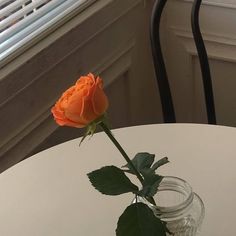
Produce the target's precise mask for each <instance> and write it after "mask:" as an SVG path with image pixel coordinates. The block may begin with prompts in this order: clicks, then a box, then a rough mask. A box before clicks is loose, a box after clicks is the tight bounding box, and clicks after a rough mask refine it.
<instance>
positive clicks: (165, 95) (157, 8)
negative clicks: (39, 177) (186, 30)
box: [150, 0, 216, 124]
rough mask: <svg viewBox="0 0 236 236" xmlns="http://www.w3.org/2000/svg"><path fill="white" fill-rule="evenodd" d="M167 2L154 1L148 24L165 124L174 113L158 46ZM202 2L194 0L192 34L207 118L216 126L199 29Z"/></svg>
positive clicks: (211, 91) (207, 64) (171, 119)
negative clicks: (200, 74) (162, 17)
mask: <svg viewBox="0 0 236 236" xmlns="http://www.w3.org/2000/svg"><path fill="white" fill-rule="evenodd" d="M166 2H167V0H156V1H155V3H154V6H153V9H152V15H151V22H150V40H151V48H152V56H153V63H154V69H155V73H156V80H157V84H158V87H159V91H160V98H161V105H162V112H163V118H164V122H165V123H175V122H176V117H175V111H174V106H173V100H172V96H171V91H170V85H169V81H168V77H167V73H166V67H165V63H164V59H163V55H162V51H161V44H160V21H161V15H162V12H163V10H164V7H165V5H166ZM201 3H202V1H201V0H194V3H193V7H192V14H191V24H192V32H193V36H194V41H195V45H196V48H197V52H198V56H199V61H200V66H201V72H202V81H203V87H204V94H205V102H206V110H207V118H208V123H209V124H216V115H215V104H214V96H213V89H212V80H211V73H210V67H209V62H208V56H207V52H206V48H205V45H204V41H203V39H202V35H201V31H200V27H199V11H200V6H201Z"/></svg>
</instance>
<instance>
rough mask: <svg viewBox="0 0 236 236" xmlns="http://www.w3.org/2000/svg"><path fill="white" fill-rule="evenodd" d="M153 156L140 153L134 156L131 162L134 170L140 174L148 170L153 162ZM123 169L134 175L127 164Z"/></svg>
mask: <svg viewBox="0 0 236 236" xmlns="http://www.w3.org/2000/svg"><path fill="white" fill-rule="evenodd" d="M154 158H155V155H154V154H150V153H147V152H140V153H138V154H136V155H135V157H134V158H133V159H132V160H131V161H132V163H133V164H134V166H135V167H136V169H137V170H138V171H139V172H141V170H143V169H145V168H150V167H151V165H152V163H153V162H154ZM123 167H128V168H129V170H126V172H129V173H131V174H134V172H133V170H132V169H131V168H130V165H129V164H127V165H125V166H123Z"/></svg>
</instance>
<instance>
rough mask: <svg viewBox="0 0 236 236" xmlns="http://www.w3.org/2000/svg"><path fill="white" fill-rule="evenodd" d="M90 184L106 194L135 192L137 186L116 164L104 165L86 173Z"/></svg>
mask: <svg viewBox="0 0 236 236" xmlns="http://www.w3.org/2000/svg"><path fill="white" fill-rule="evenodd" d="M88 177H89V180H90V182H91V183H92V185H93V186H94V187H95V188H96V189H97V190H98V191H100V192H101V193H103V194H106V195H119V194H123V193H128V192H133V193H137V191H138V187H137V186H136V185H134V184H133V183H132V182H131V181H130V180H129V178H128V177H127V176H126V175H125V174H124V172H123V171H122V170H121V169H119V168H117V167H116V166H105V167H102V168H101V169H99V170H95V171H92V172H91V173H89V174H88Z"/></svg>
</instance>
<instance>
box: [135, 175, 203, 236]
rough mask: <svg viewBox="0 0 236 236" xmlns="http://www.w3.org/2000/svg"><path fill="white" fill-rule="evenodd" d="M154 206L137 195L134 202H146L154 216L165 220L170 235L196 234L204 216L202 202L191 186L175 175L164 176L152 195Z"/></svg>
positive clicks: (189, 235) (194, 235)
mask: <svg viewBox="0 0 236 236" xmlns="http://www.w3.org/2000/svg"><path fill="white" fill-rule="evenodd" d="M154 200H155V202H156V206H154V205H153V204H151V203H150V202H148V201H147V200H146V199H145V198H143V197H140V196H137V197H136V198H135V199H134V202H143V203H145V204H147V205H148V206H149V207H150V208H151V209H152V210H153V212H154V214H155V215H156V217H158V218H160V219H161V220H162V221H164V222H166V224H167V228H168V230H169V231H170V233H167V235H168V236H169V235H172V236H196V235H197V234H198V232H199V230H200V226H201V224H202V221H203V218H204V213H205V209H204V204H203V202H202V200H201V198H200V197H199V196H198V195H197V194H196V193H194V192H193V191H192V188H191V186H190V185H189V184H188V183H187V182H186V181H184V180H183V179H180V178H177V177H171V176H167V177H164V178H163V180H162V182H161V183H160V185H159V188H158V191H157V194H156V195H155V197H154Z"/></svg>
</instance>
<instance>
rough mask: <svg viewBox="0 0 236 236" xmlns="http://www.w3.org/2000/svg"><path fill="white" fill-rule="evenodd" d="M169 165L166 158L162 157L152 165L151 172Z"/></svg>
mask: <svg viewBox="0 0 236 236" xmlns="http://www.w3.org/2000/svg"><path fill="white" fill-rule="evenodd" d="M167 163H169V160H168V157H163V158H161V159H160V160H158V161H157V162H156V163H154V164H153V166H152V170H156V169H157V168H159V167H160V166H163V165H165V164H167Z"/></svg>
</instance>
